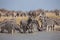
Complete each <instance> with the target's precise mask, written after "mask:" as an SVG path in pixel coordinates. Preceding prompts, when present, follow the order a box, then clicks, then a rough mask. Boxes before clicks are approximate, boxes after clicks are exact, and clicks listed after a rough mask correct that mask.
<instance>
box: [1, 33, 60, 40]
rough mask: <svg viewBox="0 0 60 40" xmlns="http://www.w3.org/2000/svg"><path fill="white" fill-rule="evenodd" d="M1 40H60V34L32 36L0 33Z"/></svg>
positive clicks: (32, 34) (33, 34)
mask: <svg viewBox="0 0 60 40" xmlns="http://www.w3.org/2000/svg"><path fill="white" fill-rule="evenodd" d="M0 40H60V32H35V33H31V34H28V33H26V34H21V33H15V34H13V35H11V34H7V33H0Z"/></svg>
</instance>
